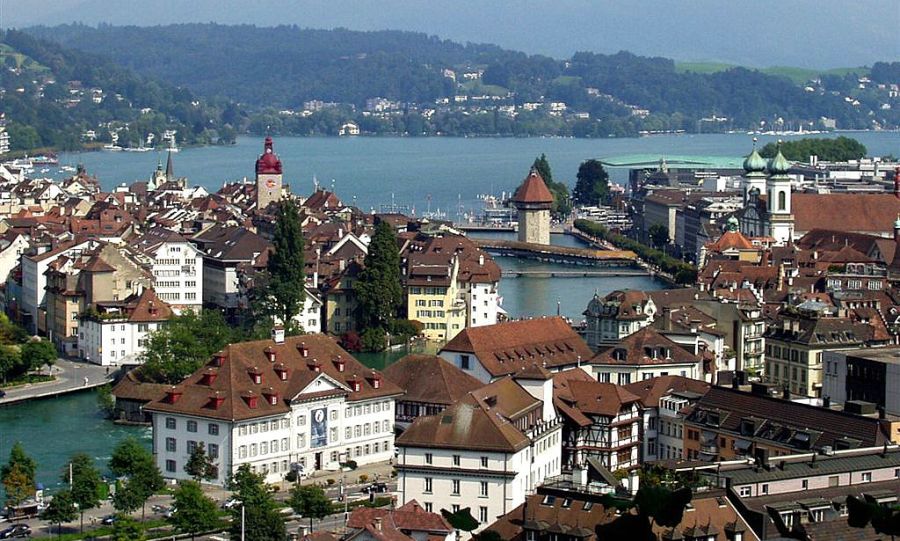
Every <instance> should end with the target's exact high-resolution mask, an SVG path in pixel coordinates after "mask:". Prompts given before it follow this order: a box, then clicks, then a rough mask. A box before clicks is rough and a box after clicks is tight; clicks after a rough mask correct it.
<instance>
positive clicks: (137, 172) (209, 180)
mask: <svg viewBox="0 0 900 541" xmlns="http://www.w3.org/2000/svg"><path fill="white" fill-rule="evenodd" d="M837 135H848V136H850V137H854V138H856V139H858V140H859V141H860V142H862V143H863V144H864V145H866V147H867V148H868V149H869V152H870V153H873V154H878V155H881V154H888V153H893V154H895V155H897V154H900V135H898V133H897V132H855V133H850V134H834V135H832V136H837ZM820 137H821V136H820ZM794 138H796V136H793V137H785V139H794ZM262 139H263V138H262V137H246V136H243V137H239V138H238V140H237V144H235V145H232V146H227V147H200V148H188V149H183V150H182V151H181V152H179V153H177V154H174V155H173V158H174V164H175V173H176V175H179V176H186V177H187V178H188V181H189V182H190V184H191V185H201V186H203V187H205V188H206V189H208V190H209V191H216V190H218V189H219V188H220V187H221V186H222V183H223V182H225V181H231V180H239V179H242V178H245V177H246V178H251V179H252V178H253V176H254V163H255V160H256V158H257V156H258V154H259V153H260V152H261V151H262ZM759 139H760V141H759V144H760V146H762V145H764V144H766V143H767V142H770V141H774V140H777V139H778V138H777V137H775V136H759ZM751 146H752V141H751V136H749V135H739V134H705V135H658V136H651V137H640V138H622V139H565V138H451V137H422V138H419V137H350V138H336V137H331V138H327V137H278V138H276V139H275V152H276V153H277V154H278V156H279V157H280V158H281V161H282V163H283V164H284V176H285V181H286V182H288V183H290V185H291V188H292V190H293V191H294V192H295V193H298V194H308V193H310V192H312V190H313V178H317V179H318V182H319V184H320V185H324V186H326V187H328V188H331V187H332V186H333V187H334V190H335V191H336V193H337V194H338V195H339V196H340V197H341V199H343V200H344V201H345V202H347V203H352V204H355V205H356V206H358V207H360V208H362V209H364V210H371V209H375V210H382V209H386V208H388V207H386V206H385V207H382V205H390V204H391V202H392V201H393V203H394V204H395V205H397V207H399V208H400V209H401V210H404V211H406V212H412V211H413V210H414V211H415V212H416V214H422V213H424V212H427V211H429V210H430V211H432V212H434V211H437V210H440V211H442V212H446V213H447V217H448V218H450V219H456V218H457V216H459V217H462V215H463V214H465V213H472V212H475V213H477V212H478V211H479V210H480V209H481V205H480V203H479V201H478V195H479V194H495V195H500V194H501V193H502V192H503V191H506V192H507V193H509V192H511V191H513V190H515V188H516V187H517V186H518V185H519V184H520V183H521V182H522V179H524V178H525V176H526V175H527V174H528V169H529V168H530V167H531V163H532V162H533V161H534V159H535V158H536V157H537V156H539V155H540V154H541V153H545V154H546V155H547V159H548V160H549V162H550V166H551V168H552V170H553V176H554V179H555V180H562V181H564V182H566V183H568V184H569V185H570V186H573V185H574V183H575V174H576V172H577V171H578V165H579V164H580V163H581V162H582V161H584V160H586V159H589V158H598V159H605V158H612V157H615V156H622V155H626V154H652V155H659V156H660V157H664V156H667V155H669V156H673V155H703V156H707V155H709V156H726V157H737V156H745V155H746V154H748V153H749V152H750V149H751ZM157 160H161V161H162V163H163V164H165V160H166V156H165V155H164V154H157V153H155V152H144V153H137V152H83V153H63V154H61V155H60V163H61V164H70V165H75V164H77V163H79V162H82V163H84V164H85V166H86V167H87V170H88V172H90V173H92V174H96V175H97V176H98V177H99V179H100V182H101V184H102V185H103V187H104V188H105V189H110V188H112V187H113V186H115V185H118V184H120V183H122V182H126V183H129V184H130V183H131V182H134V181H136V180H147V179H148V178H149V177H150V174H151V173H152V172H153V170H154V169H155V168H156V164H157ZM51 172H52V171H51ZM610 174H611V177H612V179H613V180H614V181H618V182H622V181H624V180H625V178H626V177H627V170H626V169H624V168H611V169H610Z"/></svg>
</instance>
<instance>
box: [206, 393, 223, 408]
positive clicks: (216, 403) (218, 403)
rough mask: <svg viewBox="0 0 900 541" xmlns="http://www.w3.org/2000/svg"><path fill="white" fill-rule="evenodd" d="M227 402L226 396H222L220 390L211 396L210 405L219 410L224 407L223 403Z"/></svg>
mask: <svg viewBox="0 0 900 541" xmlns="http://www.w3.org/2000/svg"><path fill="white" fill-rule="evenodd" d="M224 402H225V397H224V396H222V395H221V394H220V393H219V392H218V391H216V393H215V394H214V395H212V396H210V397H209V407H210V408H212V409H214V410H217V409H219V408H220V407H222V404H223V403H224Z"/></svg>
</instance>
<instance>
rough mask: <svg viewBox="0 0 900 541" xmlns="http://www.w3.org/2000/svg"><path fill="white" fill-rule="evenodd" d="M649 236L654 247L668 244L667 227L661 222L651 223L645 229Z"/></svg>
mask: <svg viewBox="0 0 900 541" xmlns="http://www.w3.org/2000/svg"><path fill="white" fill-rule="evenodd" d="M647 234H648V235H649V236H650V242H651V244H653V246H655V247H656V248H662V247H663V246H665V245H666V244H669V228H668V227H666V226H664V225H661V224H653V225H651V226H650V228H649V229H648V230H647Z"/></svg>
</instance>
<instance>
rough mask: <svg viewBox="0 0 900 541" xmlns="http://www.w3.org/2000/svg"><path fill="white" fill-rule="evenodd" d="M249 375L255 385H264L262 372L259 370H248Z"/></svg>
mask: <svg viewBox="0 0 900 541" xmlns="http://www.w3.org/2000/svg"><path fill="white" fill-rule="evenodd" d="M247 373H248V374H249V375H250V379H252V380H253V383H255V384H257V385H259V384H260V383H262V372H260V370H259V368H257V367H255V366H254V367H253V368H250V369H248V370H247Z"/></svg>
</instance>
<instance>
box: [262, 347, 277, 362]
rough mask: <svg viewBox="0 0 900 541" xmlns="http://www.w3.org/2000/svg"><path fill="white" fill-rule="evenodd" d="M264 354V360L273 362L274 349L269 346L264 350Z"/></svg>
mask: <svg viewBox="0 0 900 541" xmlns="http://www.w3.org/2000/svg"><path fill="white" fill-rule="evenodd" d="M264 353H265V354H266V360H268V361H269V362H270V363H274V362H275V348H273V347H272V346H269V347H267V348H266V349H265V351H264Z"/></svg>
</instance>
